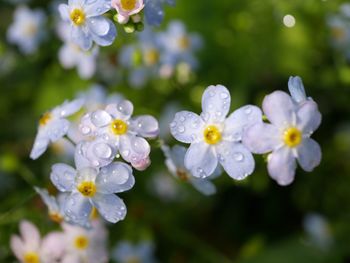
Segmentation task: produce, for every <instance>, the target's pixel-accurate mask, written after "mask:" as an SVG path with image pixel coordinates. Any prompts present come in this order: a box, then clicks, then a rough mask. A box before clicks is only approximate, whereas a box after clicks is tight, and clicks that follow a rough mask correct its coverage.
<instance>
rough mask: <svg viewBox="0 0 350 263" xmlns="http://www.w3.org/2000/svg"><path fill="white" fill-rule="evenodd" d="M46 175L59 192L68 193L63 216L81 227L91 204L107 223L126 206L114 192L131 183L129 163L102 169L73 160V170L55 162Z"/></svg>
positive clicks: (122, 213)
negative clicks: (74, 163)
mask: <svg viewBox="0 0 350 263" xmlns="http://www.w3.org/2000/svg"><path fill="white" fill-rule="evenodd" d="M50 177H51V181H52V183H53V184H54V185H55V186H56V187H57V189H58V190H59V191H61V192H67V193H69V195H68V196H67V198H66V203H65V205H64V212H65V215H66V216H67V217H68V218H69V219H70V220H71V221H72V222H74V223H77V224H79V225H81V226H86V225H87V224H88V221H89V216H90V214H91V211H92V208H93V207H96V209H97V211H98V212H99V214H100V215H101V216H102V217H103V218H105V219H106V220H107V221H109V222H112V223H116V222H118V221H120V220H123V219H124V217H125V215H126V207H125V204H124V202H123V200H122V199H120V198H119V197H117V196H116V195H115V194H114V193H120V192H124V191H127V190H129V189H131V188H132V187H133V185H134V183H135V179H134V176H133V175H132V170H131V168H130V166H128V165H127V164H125V163H121V162H114V163H111V164H110V165H108V166H106V167H103V168H102V169H96V168H92V167H86V166H84V164H79V163H77V170H75V169H74V168H72V167H71V166H69V165H66V164H55V165H53V166H52V172H51V176H50Z"/></svg>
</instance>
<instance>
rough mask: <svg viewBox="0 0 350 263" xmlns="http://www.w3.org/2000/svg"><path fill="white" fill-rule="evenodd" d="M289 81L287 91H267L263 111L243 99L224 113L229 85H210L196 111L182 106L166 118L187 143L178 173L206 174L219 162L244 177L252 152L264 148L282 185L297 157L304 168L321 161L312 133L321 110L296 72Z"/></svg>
mask: <svg viewBox="0 0 350 263" xmlns="http://www.w3.org/2000/svg"><path fill="white" fill-rule="evenodd" d="M288 86H289V90H290V93H291V96H289V95H288V94H287V93H285V92H283V91H275V92H273V93H271V94H269V95H267V96H266V97H265V99H264V101H263V106H262V108H263V112H264V116H263V114H262V111H261V110H260V109H259V108H258V107H256V106H252V105H246V106H243V107H241V108H239V109H237V110H236V111H234V112H233V113H232V114H230V115H229V116H228V117H227V118H226V116H227V114H228V112H229V110H230V101H231V97H230V93H229V91H228V90H227V89H226V88H225V87H224V86H221V85H217V86H209V87H208V88H207V89H206V90H205V92H204V94H203V97H202V113H201V114H200V115H197V114H195V113H193V112H189V111H181V112H178V113H177V114H176V115H175V118H174V120H173V121H172V122H171V123H170V129H171V133H172V135H173V136H174V137H175V138H176V139H177V140H178V141H180V142H183V143H190V144H191V145H190V147H189V149H188V150H187V152H186V153H185V151H183V150H182V155H183V158H181V159H182V160H184V162H183V164H184V168H185V170H184V169H183V167H182V169H180V170H178V171H177V173H178V175H181V176H182V177H183V176H184V174H185V175H187V174H192V175H193V176H194V177H196V178H207V177H208V176H210V175H212V174H213V173H214V171H215V170H216V169H217V166H218V163H220V164H221V166H222V167H223V169H224V170H225V171H226V172H227V174H228V175H229V176H230V177H232V178H233V179H236V180H242V179H244V178H246V177H247V176H248V175H250V174H252V173H253V171H254V168H255V162H254V158H253V156H252V153H256V154H268V157H267V162H268V172H269V174H270V176H271V177H272V178H273V179H274V180H276V181H277V183H278V184H280V185H288V184H290V183H292V182H293V180H294V176H295V170H296V160H298V163H299V164H300V166H301V167H302V168H303V169H304V170H305V171H312V170H313V169H314V168H315V167H316V166H317V165H319V163H320V161H321V149H320V146H319V145H318V144H317V142H315V141H314V140H313V139H311V138H310V136H311V134H312V133H313V132H314V131H315V130H316V129H317V128H318V126H319V125H320V123H321V114H320V112H319V111H318V106H317V104H316V103H315V102H314V101H313V100H312V99H311V98H307V97H306V94H305V90H304V86H303V83H302V81H301V79H300V78H299V77H291V78H290V79H289V82H288ZM264 119H265V120H266V121H264ZM267 121H268V122H267ZM173 159H176V157H173Z"/></svg>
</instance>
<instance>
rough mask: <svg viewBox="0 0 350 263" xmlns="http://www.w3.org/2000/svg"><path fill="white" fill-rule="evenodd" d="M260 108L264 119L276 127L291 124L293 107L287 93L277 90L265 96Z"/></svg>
mask: <svg viewBox="0 0 350 263" xmlns="http://www.w3.org/2000/svg"><path fill="white" fill-rule="evenodd" d="M262 107H263V110H264V113H265V115H266V117H267V118H268V119H269V121H270V122H271V123H272V124H274V125H276V126H277V127H281V128H283V127H285V126H286V125H292V124H293V115H294V114H295V113H294V109H295V106H294V104H293V101H292V99H291V97H290V96H289V95H288V94H287V93H285V92H283V91H279V90H278V91H275V92H273V93H271V94H269V95H267V96H266V97H265V98H264V101H263V106H262Z"/></svg>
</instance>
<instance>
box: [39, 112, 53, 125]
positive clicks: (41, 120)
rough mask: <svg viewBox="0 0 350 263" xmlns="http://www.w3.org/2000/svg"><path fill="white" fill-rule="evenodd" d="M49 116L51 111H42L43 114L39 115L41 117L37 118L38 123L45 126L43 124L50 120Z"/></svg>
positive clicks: (50, 116)
mask: <svg viewBox="0 0 350 263" xmlns="http://www.w3.org/2000/svg"><path fill="white" fill-rule="evenodd" d="M51 118H52V115H51V113H50V112H46V113H44V114H43V115H42V116H41V118H40V120H39V124H40V125H41V126H45V125H46V124H47V123H48V122H49V121H50V120H51Z"/></svg>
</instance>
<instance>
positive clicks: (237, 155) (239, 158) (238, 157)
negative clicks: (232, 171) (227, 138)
mask: <svg viewBox="0 0 350 263" xmlns="http://www.w3.org/2000/svg"><path fill="white" fill-rule="evenodd" d="M233 158H234V159H235V160H236V161H237V162H242V161H243V159H244V156H243V154H241V153H239V152H236V153H234V154H233Z"/></svg>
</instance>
